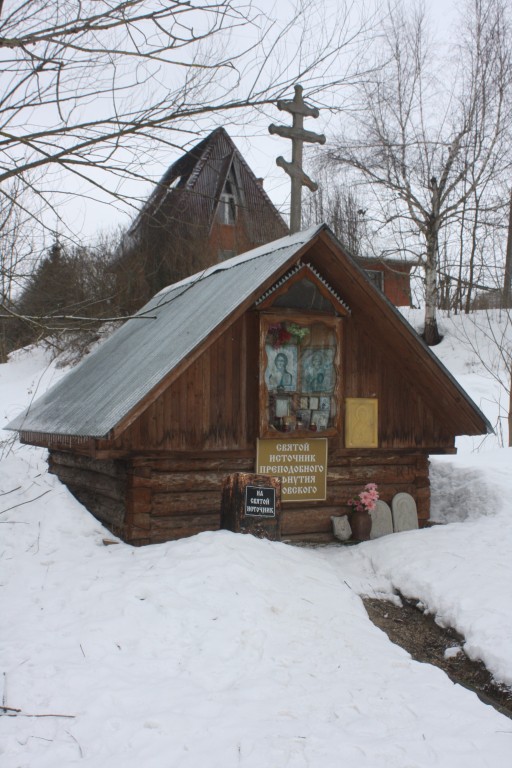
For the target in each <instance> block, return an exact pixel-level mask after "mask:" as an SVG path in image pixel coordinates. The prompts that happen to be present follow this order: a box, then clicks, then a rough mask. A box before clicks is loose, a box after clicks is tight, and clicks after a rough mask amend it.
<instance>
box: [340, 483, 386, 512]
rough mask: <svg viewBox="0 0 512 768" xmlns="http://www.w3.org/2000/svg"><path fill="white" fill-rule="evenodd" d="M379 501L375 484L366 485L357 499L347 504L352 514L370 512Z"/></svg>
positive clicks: (350, 500)
mask: <svg viewBox="0 0 512 768" xmlns="http://www.w3.org/2000/svg"><path fill="white" fill-rule="evenodd" d="M378 499H379V492H378V490H377V486H376V485H375V483H368V484H367V485H365V487H364V490H362V491H361V493H360V494H358V496H357V498H355V499H349V500H348V502H347V504H348V505H349V506H350V507H351V508H352V512H372V511H373V510H374V509H375V507H376V505H377V501H378Z"/></svg>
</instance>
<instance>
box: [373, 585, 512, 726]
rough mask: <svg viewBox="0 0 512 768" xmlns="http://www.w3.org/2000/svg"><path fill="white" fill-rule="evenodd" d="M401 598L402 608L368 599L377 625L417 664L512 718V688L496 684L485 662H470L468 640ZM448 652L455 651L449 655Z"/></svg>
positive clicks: (383, 601) (382, 601)
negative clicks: (430, 668) (436, 670)
mask: <svg viewBox="0 0 512 768" xmlns="http://www.w3.org/2000/svg"><path fill="white" fill-rule="evenodd" d="M400 598H401V600H402V607H399V606H396V605H394V604H393V603H389V602H387V601H385V600H376V599H374V598H364V604H365V608H366V610H367V612H368V615H369V617H370V619H371V620H372V621H373V623H374V624H375V625H376V626H377V627H379V628H380V629H382V630H383V631H384V632H385V633H386V634H387V636H388V637H389V639H390V640H391V641H392V642H393V643H396V645H400V646H401V647H402V648H405V650H406V651H408V652H409V653H410V654H411V656H412V657H413V658H414V659H416V661H422V662H426V663H428V664H433V665H434V666H436V667H440V669H442V670H444V672H446V674H447V675H448V677H449V678H450V679H451V680H452V681H453V682H454V683H459V684H460V685H464V686H465V687H466V688H469V689H470V690H472V691H474V692H475V693H476V694H477V696H478V697H479V698H480V699H481V700H482V701H483V702H484V703H485V704H490V705H491V706H493V707H494V708H495V709H497V710H498V711H499V712H501V713H502V714H503V715H506V716H507V717H510V718H512V689H510V688H506V687H504V686H500V685H499V684H497V683H496V682H494V681H493V679H492V676H491V675H490V674H489V672H488V671H487V669H486V668H485V666H484V665H483V664H482V663H481V662H475V661H471V660H470V659H468V657H467V656H466V654H465V653H464V651H463V650H462V645H463V643H464V638H462V637H461V636H460V635H458V634H457V632H455V630H453V629H443V628H442V627H440V626H438V625H437V624H436V622H435V620H434V618H433V617H432V616H427V615H425V614H424V613H423V612H422V611H421V610H420V609H419V608H417V607H416V604H414V603H412V602H410V601H407V600H405V598H403V597H402V596H400ZM447 649H452V650H448V653H447V654H446V653H445V652H446V651H447ZM456 649H460V650H458V652H457V650H456Z"/></svg>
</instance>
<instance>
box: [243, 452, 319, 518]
mask: <svg viewBox="0 0 512 768" xmlns="http://www.w3.org/2000/svg"><path fill="white" fill-rule="evenodd" d="M256 472H257V474H262V475H270V476H272V477H280V478H281V500H282V502H283V503H286V502H292V501H293V502H297V501H324V499H325V498H326V496H327V439H326V438H314V439H313V440H308V439H304V440H290V439H288V440H287V439H284V438H279V439H277V440H274V439H272V440H258V444H257V453H256Z"/></svg>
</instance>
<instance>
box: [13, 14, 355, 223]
mask: <svg viewBox="0 0 512 768" xmlns="http://www.w3.org/2000/svg"><path fill="white" fill-rule="evenodd" d="M321 7H322V3H321V2H318V0H302V1H301V2H299V3H298V5H297V10H296V11H295V13H293V14H292V17H291V18H289V19H287V20H286V21H285V22H283V23H281V24H280V25H279V24H277V23H275V22H274V21H273V20H269V19H268V18H267V17H266V15H265V14H264V13H263V12H261V11H259V10H258V9H257V8H256V7H255V6H253V5H252V3H251V0H247V2H244V3H241V2H238V1H237V0H186V1H185V0H5V2H4V3H3V9H2V6H1V5H0V13H2V18H1V19H0V57H1V62H2V68H1V69H2V74H1V76H0V83H1V88H0V94H1V95H0V182H1V183H2V184H5V182H6V181H8V180H9V179H12V178H16V179H21V180H23V181H24V183H26V184H27V185H28V186H29V187H30V188H31V190H32V191H33V192H34V193H35V194H36V195H40V196H42V197H43V198H44V200H45V202H47V203H50V204H55V200H56V199H57V198H56V195H55V194H51V193H52V191H53V192H55V190H57V189H59V186H60V185H61V182H60V179H61V178H62V172H66V173H67V174H68V176H69V174H71V175H72V177H74V178H75V182H74V184H73V185H69V184H68V185H67V187H65V193H66V195H71V194H76V193H77V182H78V183H82V182H83V183H84V184H87V188H88V194H89V195H92V196H94V194H95V192H94V190H96V191H97V193H98V194H101V195H102V194H103V192H104V191H107V192H108V193H109V194H110V195H111V196H112V199H113V200H114V201H115V199H116V198H117V199H119V198H121V197H122V195H121V189H120V187H121V181H122V180H126V179H127V178H129V177H131V178H132V179H147V172H146V170H145V168H146V166H147V164H148V162H151V161H153V160H154V154H155V152H156V150H157V148H158V147H164V148H172V149H175V148H179V149H180V151H181V150H182V149H183V146H184V145H185V144H186V143H187V140H188V139H189V138H191V137H196V136H197V133H198V132H200V131H201V126H202V121H204V120H209V121H210V124H209V126H208V128H209V130H211V121H212V119H213V117H214V116H215V114H218V115H219V116H220V115H223V116H224V119H226V115H228V114H231V115H235V114H238V113H239V112H240V110H242V109H247V108H248V107H253V108H258V109H262V108H264V107H265V106H266V105H270V104H273V103H274V102H275V100H276V99H277V98H279V97H280V96H282V95H283V94H284V93H285V92H287V91H288V90H289V89H290V86H291V85H292V83H293V82H295V81H296V80H297V79H303V81H304V84H305V85H307V86H308V97H309V98H314V97H315V95H316V96H317V97H318V96H319V94H320V93H322V92H323V91H324V90H325V88H326V87H327V85H329V84H335V83H339V82H340V81H342V80H343V79H344V78H346V77H347V71H346V70H344V69H342V65H341V63H340V60H339V55H340V53H341V52H343V51H350V50H351V48H352V47H355V46H356V45H358V44H359V43H360V42H361V41H362V40H363V38H364V33H365V30H366V25H365V23H364V22H363V21H356V20H355V17H354V15H353V9H351V13H349V8H348V7H346V6H343V7H342V6H341V5H340V12H339V14H338V17H337V18H336V19H335V20H333V22H334V21H335V22H336V23H333V24H332V25H331V26H329V27H328V26H327V25H323V27H322V26H321V23H320V15H321ZM351 14H352V15H351ZM308 25H312V29H310V30H309V33H308V34H307V33H306V30H307V27H308ZM313 27H314V29H313ZM349 58H350V57H349ZM334 64H336V66H333V70H334V71H336V73H337V74H336V75H335V76H334V77H333V76H329V75H328V70H329V67H330V66H331V65H334ZM353 65H354V59H353V58H350V60H349V63H348V64H347V67H348V68H350V67H353ZM35 169H44V171H45V173H44V174H43V175H42V178H41V181H40V183H38V184H35V183H34V182H30V181H29V180H28V178H27V174H28V173H29V172H33V171H34V170H35ZM79 193H80V194H82V195H83V189H80V191H79ZM57 197H58V196H57ZM56 213H57V214H58V211H57V212H56ZM54 228H55V226H54V221H53V222H52V225H51V227H50V229H54Z"/></svg>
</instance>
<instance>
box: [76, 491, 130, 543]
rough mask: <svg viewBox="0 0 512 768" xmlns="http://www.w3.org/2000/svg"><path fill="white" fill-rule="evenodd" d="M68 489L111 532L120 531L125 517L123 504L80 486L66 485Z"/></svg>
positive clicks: (118, 532)
mask: <svg viewBox="0 0 512 768" xmlns="http://www.w3.org/2000/svg"><path fill="white" fill-rule="evenodd" d="M68 489H69V490H70V491H71V493H72V494H73V496H75V497H76V498H77V499H78V501H79V502H80V503H81V504H83V505H84V506H85V507H87V509H88V510H89V512H91V514H92V515H94V517H96V518H97V519H98V520H100V521H101V522H102V523H105V525H107V527H108V528H110V530H111V531H112V533H115V534H116V535H118V534H120V533H121V531H122V529H123V527H124V518H125V508H124V504H122V503H121V502H118V501H114V500H113V499H109V498H107V497H106V496H101V495H100V494H97V493H94V492H93V491H89V490H87V489H86V488H83V487H82V486H77V487H74V486H73V485H68Z"/></svg>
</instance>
